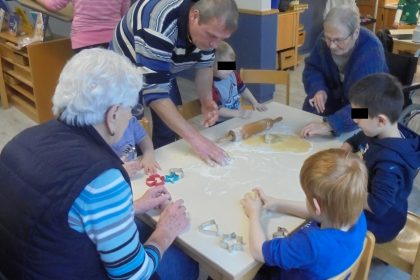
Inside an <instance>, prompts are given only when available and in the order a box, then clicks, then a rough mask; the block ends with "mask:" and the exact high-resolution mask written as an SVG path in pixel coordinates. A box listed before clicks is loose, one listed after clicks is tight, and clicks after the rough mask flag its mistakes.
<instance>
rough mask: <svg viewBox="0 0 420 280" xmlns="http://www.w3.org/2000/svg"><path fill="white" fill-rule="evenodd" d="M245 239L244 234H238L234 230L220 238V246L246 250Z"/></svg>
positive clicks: (231, 249)
mask: <svg viewBox="0 0 420 280" xmlns="http://www.w3.org/2000/svg"><path fill="white" fill-rule="evenodd" d="M244 245H245V242H244V239H243V237H242V236H239V235H236V233H234V232H232V233H230V234H223V235H222V238H221V240H220V247H222V248H224V249H226V250H228V251H229V253H231V252H233V251H243V250H244Z"/></svg>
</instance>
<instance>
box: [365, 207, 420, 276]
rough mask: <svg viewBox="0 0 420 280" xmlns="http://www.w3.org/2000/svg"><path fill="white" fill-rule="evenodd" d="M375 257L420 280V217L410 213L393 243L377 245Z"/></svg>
mask: <svg viewBox="0 0 420 280" xmlns="http://www.w3.org/2000/svg"><path fill="white" fill-rule="evenodd" d="M373 256H375V257H376V258H378V259H381V260H383V261H384V262H386V263H388V264H390V265H392V266H395V267H397V268H398V269H400V270H402V271H405V272H407V273H408V274H410V275H411V279H420V216H418V215H416V214H414V213H411V212H408V214H407V222H406V224H405V226H404V228H403V229H402V230H401V231H400V233H399V234H398V235H397V237H395V238H394V239H393V240H392V241H390V242H386V243H382V244H376V245H375V250H374V252H373Z"/></svg>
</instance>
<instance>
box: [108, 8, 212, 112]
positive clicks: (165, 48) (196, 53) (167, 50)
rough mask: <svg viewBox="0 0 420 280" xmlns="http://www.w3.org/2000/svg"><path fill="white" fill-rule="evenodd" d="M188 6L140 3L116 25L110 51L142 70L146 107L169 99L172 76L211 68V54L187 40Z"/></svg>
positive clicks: (143, 94) (209, 51)
mask: <svg viewBox="0 0 420 280" xmlns="http://www.w3.org/2000/svg"><path fill="white" fill-rule="evenodd" d="M190 6H191V0H139V1H137V2H135V3H134V4H133V5H132V6H131V8H130V9H129V10H128V12H127V14H126V15H125V16H124V17H123V18H122V19H121V21H120V23H119V24H118V25H117V28H116V30H115V34H114V38H113V40H112V42H111V45H110V48H111V49H113V50H114V51H116V52H118V53H120V54H123V55H125V56H127V57H128V58H129V59H130V60H131V61H132V62H133V63H135V64H136V65H137V66H140V67H143V68H144V70H145V72H146V74H145V75H144V77H145V85H144V89H143V90H142V97H141V98H142V99H143V101H144V102H145V104H146V105H148V104H149V103H150V102H152V101H154V100H157V99H160V98H167V97H169V90H170V81H171V80H172V79H174V75H173V74H174V73H177V72H180V71H182V70H185V69H189V68H205V67H211V66H212V65H213V62H214V50H206V51H203V50H200V49H198V48H196V47H195V46H194V45H193V44H192V43H191V42H189V40H188V12H189V9H190Z"/></svg>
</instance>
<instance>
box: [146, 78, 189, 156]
mask: <svg viewBox="0 0 420 280" xmlns="http://www.w3.org/2000/svg"><path fill="white" fill-rule="evenodd" d="M169 97H170V99H171V100H172V102H173V103H174V104H175V106H178V105H182V99H181V94H180V93H179V89H178V84H177V83H176V79H175V78H174V79H172V80H171V90H170V91H169ZM150 111H151V113H152V121H153V133H152V141H153V145H154V147H155V149H157V148H159V147H162V146H165V145H167V144H169V143H172V142H174V141H175V140H177V138H178V135H177V134H176V133H175V132H173V131H172V130H171V129H170V128H169V127H168V126H167V125H166V124H165V123H164V122H163V120H162V119H161V118H160V117H159V116H158V115H157V114H156V113H155V112H154V111H153V109H151V110H150Z"/></svg>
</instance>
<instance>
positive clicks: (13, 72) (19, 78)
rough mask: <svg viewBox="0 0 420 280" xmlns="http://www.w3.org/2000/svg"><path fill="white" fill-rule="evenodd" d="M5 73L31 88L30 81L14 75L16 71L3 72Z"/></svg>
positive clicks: (17, 74)
mask: <svg viewBox="0 0 420 280" xmlns="http://www.w3.org/2000/svg"><path fill="white" fill-rule="evenodd" d="M4 72H5V73H7V74H9V75H10V76H12V77H13V78H16V79H17V80H18V81H20V82H22V83H25V84H27V85H28V86H30V87H32V86H33V84H32V81H30V80H28V79H27V78H25V77H23V76H22V75H20V74H19V73H16V71H13V70H4Z"/></svg>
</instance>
